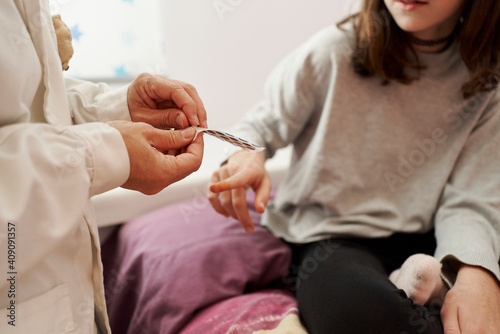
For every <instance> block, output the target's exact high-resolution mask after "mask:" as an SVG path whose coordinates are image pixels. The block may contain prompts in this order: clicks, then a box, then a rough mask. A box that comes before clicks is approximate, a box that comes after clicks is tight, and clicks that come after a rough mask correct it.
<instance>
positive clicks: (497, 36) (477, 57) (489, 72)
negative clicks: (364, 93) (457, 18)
mask: <svg viewBox="0 0 500 334" xmlns="http://www.w3.org/2000/svg"><path fill="white" fill-rule="evenodd" d="M499 20H500V0H469V1H468V2H467V4H466V6H465V9H464V11H463V15H462V19H461V21H462V22H461V23H458V26H457V28H456V33H457V35H458V40H459V45H460V53H461V55H462V59H463V61H464V63H465V65H466V66H467V68H468V69H469V72H470V78H469V80H468V81H467V82H466V83H465V84H464V85H463V86H462V95H463V96H464V98H468V97H471V96H474V95H476V94H478V93H480V92H488V91H491V90H494V89H496V88H497V86H498V83H499V79H500V24H499V23H498V22H499ZM347 22H352V23H353V25H354V31H355V41H354V43H355V45H354V46H355V47H354V52H353V55H352V61H353V65H354V70H355V71H356V72H357V73H359V74H361V75H364V76H371V75H378V76H380V77H381V78H382V79H383V80H384V82H389V81H391V80H394V81H397V82H400V83H404V84H407V83H410V82H411V81H412V80H415V79H418V77H415V76H411V75H409V74H407V73H406V71H405V68H407V67H410V68H414V69H417V70H421V69H422V67H421V66H420V64H419V63H418V58H417V57H412V59H417V60H416V61H412V60H410V59H409V57H408V53H407V51H408V50H410V51H411V52H412V53H413V55H414V56H415V55H416V54H415V50H414V48H413V47H412V45H411V43H410V40H409V38H408V36H407V35H406V33H405V32H404V31H403V30H401V29H400V28H399V27H398V26H397V24H396V22H395V21H394V19H393V18H392V17H391V15H390V13H389V11H388V10H387V7H386V6H385V4H384V1H383V0H365V1H364V3H363V7H362V9H361V11H360V12H359V13H358V14H355V15H352V16H350V17H348V18H347V19H345V20H344V21H342V22H340V23H339V24H338V25H339V27H342V25H344V24H345V23H347ZM417 73H418V71H417Z"/></svg>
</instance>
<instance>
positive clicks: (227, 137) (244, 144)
mask: <svg viewBox="0 0 500 334" xmlns="http://www.w3.org/2000/svg"><path fill="white" fill-rule="evenodd" d="M194 128H195V130H196V134H197V135H198V133H200V132H203V133H206V134H209V135H211V136H214V137H216V138H219V139H220V140H222V141H225V142H227V143H230V144H233V145H235V146H238V147H240V148H242V149H244V150H247V151H253V152H260V151H263V150H264V149H265V148H264V147H262V146H259V145H256V144H252V143H250V142H248V141H246V140H245V139H243V138H239V137H236V136H233V135H232V134H230V133H227V132H223V131H219V130H213V129H206V128H199V127H194Z"/></svg>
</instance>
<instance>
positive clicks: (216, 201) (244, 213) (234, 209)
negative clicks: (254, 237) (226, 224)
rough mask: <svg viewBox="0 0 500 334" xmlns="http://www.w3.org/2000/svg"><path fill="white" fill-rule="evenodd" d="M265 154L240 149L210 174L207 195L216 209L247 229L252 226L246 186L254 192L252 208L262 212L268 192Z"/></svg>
mask: <svg viewBox="0 0 500 334" xmlns="http://www.w3.org/2000/svg"><path fill="white" fill-rule="evenodd" d="M264 163H265V158H264V156H263V155H262V153H259V152H247V151H241V152H238V153H236V154H234V155H233V156H232V157H231V158H229V160H228V162H227V163H226V164H225V165H223V166H221V167H220V168H219V169H218V170H217V171H215V172H214V173H213V174H212V178H211V180H210V188H209V192H208V199H209V201H210V203H211V204H212V206H213V208H214V209H215V211H217V212H218V213H220V214H222V215H224V216H226V217H229V216H231V217H233V218H235V219H237V220H239V221H240V223H241V225H242V226H243V228H244V229H245V231H247V232H252V231H253V230H254V225H253V222H252V219H251V218H250V214H249V212H248V207H247V202H246V188H247V187H252V189H253V191H254V192H255V209H256V210H257V212H259V213H263V212H264V210H265V208H266V205H267V202H268V201H269V194H270V192H271V179H270V177H269V173H268V172H267V171H266V169H265V166H264Z"/></svg>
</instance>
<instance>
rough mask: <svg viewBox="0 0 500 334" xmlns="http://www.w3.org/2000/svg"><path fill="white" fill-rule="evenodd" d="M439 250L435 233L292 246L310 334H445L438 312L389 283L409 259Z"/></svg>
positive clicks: (300, 302)
mask: <svg viewBox="0 0 500 334" xmlns="http://www.w3.org/2000/svg"><path fill="white" fill-rule="evenodd" d="M435 248H436V242H435V239H434V233H433V231H431V232H429V233H427V234H423V235H416V234H396V235H393V236H391V237H389V238H384V239H329V240H323V241H318V242H313V243H310V244H305V245H292V249H293V258H294V259H293V265H292V267H291V270H290V271H291V273H290V274H291V275H290V280H291V281H292V282H293V283H294V286H293V289H294V290H295V292H296V294H297V300H298V306H299V313H300V315H301V317H302V320H303V322H304V324H305V325H306V327H307V329H308V331H309V333H311V334H337V333H339V334H347V333H348V334H357V333H360V334H361V333H362V334H369V333H376V334H413V333H415V334H423V333H436V334H437V333H439V334H442V333H443V326H442V323H441V319H440V317H439V308H438V307H437V306H432V304H431V306H429V307H424V306H422V305H416V304H413V302H412V300H411V299H409V298H407V296H406V294H405V292H404V291H403V290H399V289H397V288H396V286H394V284H392V283H391V281H389V278H388V274H390V273H391V272H392V271H393V270H394V269H397V268H399V267H400V266H401V264H402V263H403V262H404V261H405V260H406V259H407V258H408V257H409V256H410V255H412V254H415V253H425V254H433V252H434V249H435Z"/></svg>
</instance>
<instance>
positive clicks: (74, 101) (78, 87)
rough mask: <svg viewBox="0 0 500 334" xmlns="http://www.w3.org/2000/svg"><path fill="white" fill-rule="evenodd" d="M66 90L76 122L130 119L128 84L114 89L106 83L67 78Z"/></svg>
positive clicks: (74, 121)
mask: <svg viewBox="0 0 500 334" xmlns="http://www.w3.org/2000/svg"><path fill="white" fill-rule="evenodd" d="M65 84H66V91H67V95H68V101H69V105H70V109H71V116H72V119H73V123H74V124H83V123H88V122H108V121H114V120H125V121H130V120H131V118H130V113H129V110H128V105H127V90H128V85H126V86H124V87H121V88H119V89H115V90H112V89H111V88H110V87H109V86H108V85H107V84H105V83H92V82H88V81H83V80H77V79H73V78H65Z"/></svg>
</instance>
